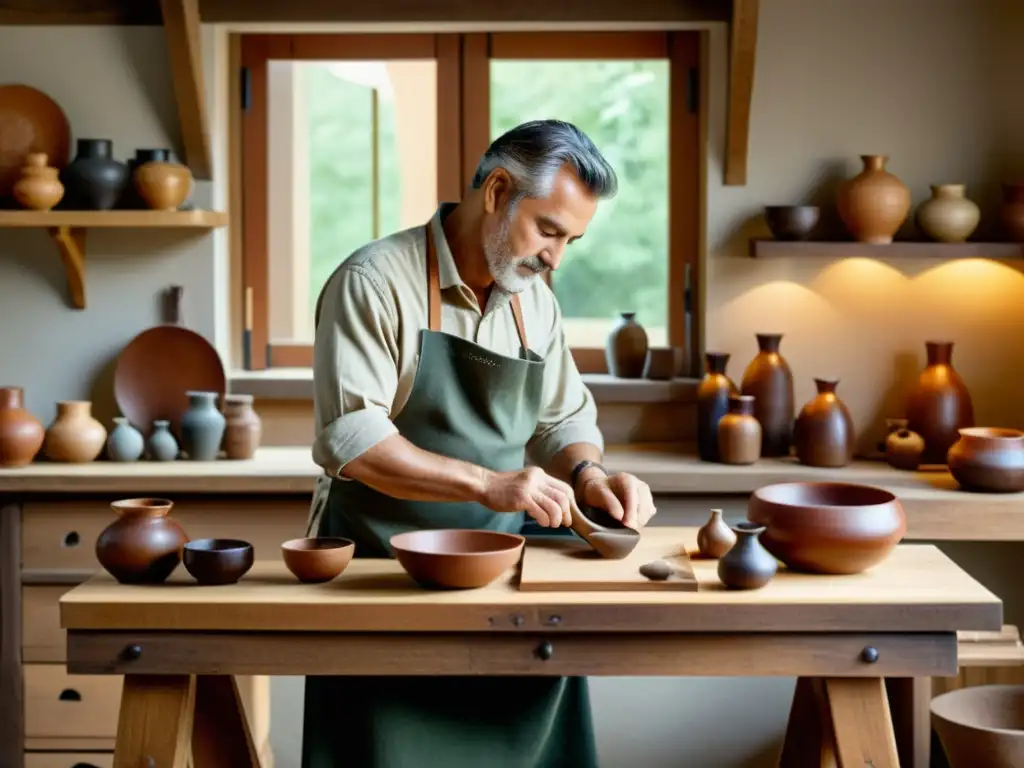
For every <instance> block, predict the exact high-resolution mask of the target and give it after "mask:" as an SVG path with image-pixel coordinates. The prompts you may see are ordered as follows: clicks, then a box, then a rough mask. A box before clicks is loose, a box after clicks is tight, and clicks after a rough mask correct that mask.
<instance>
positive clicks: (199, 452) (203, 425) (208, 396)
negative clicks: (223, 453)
mask: <svg viewBox="0 0 1024 768" xmlns="http://www.w3.org/2000/svg"><path fill="white" fill-rule="evenodd" d="M186 394H187V395H188V410H187V411H185V415H184V416H182V417H181V448H182V450H183V451H184V452H185V453H186V454H187V455H188V458H189V459H191V460H192V461H213V460H214V459H216V458H217V456H218V454H219V453H220V444H221V441H222V440H223V439H224V428H225V426H226V422H227V420H226V419H225V418H224V414H223V413H221V412H220V411H218V410H217V393H216V392H187V393H186Z"/></svg>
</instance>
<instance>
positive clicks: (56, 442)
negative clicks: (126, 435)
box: [43, 400, 107, 464]
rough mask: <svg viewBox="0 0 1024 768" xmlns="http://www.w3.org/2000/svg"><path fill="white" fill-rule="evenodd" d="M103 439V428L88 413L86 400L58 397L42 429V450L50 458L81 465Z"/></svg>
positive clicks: (95, 452) (100, 447) (93, 455)
mask: <svg viewBox="0 0 1024 768" xmlns="http://www.w3.org/2000/svg"><path fill="white" fill-rule="evenodd" d="M106 442H107V430H106V428H105V427H104V426H103V425H102V424H100V423H99V422H98V421H97V420H96V419H94V418H93V416H92V403H91V402H89V401H88V400H62V401H61V402H59V403H57V417H56V418H55V419H54V420H53V422H52V423H51V424H50V426H49V427H48V428H47V430H46V439H45V441H44V442H43V453H44V454H45V455H46V458H48V459H49V460H50V461H65V462H70V463H75V464H84V463H86V462H90V461H93V460H95V459H96V457H97V456H99V455H100V452H101V451H102V450H103V446H104V445H105V444H106Z"/></svg>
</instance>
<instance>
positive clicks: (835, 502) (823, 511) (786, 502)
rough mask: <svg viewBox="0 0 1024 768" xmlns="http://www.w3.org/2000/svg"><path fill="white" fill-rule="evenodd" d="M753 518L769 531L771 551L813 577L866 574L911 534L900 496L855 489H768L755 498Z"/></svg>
mask: <svg viewBox="0 0 1024 768" xmlns="http://www.w3.org/2000/svg"><path fill="white" fill-rule="evenodd" d="M747 518H748V519H749V520H750V521H751V522H754V523H758V524H760V525H763V526H765V528H767V530H766V531H765V532H764V533H763V534H761V543H762V544H763V545H764V548H765V549H767V550H768V551H769V552H771V553H772V554H773V555H774V556H775V557H777V558H778V559H779V560H781V561H782V562H783V563H785V564H786V565H787V566H788V567H789V568H790V569H791V570H795V571H807V572H811V573H828V574H844V573H860V572H861V571H864V570H866V569H868V568H870V567H871V566H873V565H876V564H878V563H880V562H881V561H882V560H884V559H885V558H886V557H888V556H889V553H890V552H892V550H893V548H894V547H895V546H896V545H897V544H898V543H899V541H900V539H902V538H903V535H904V534H905V533H906V532H907V518H906V515H905V514H904V513H903V507H902V505H901V504H900V502H899V500H898V499H897V498H896V496H895V495H894V494H892V493H890V492H889V491H886V490H884V489H882V488H875V487H873V486H870V485H856V484H853V483H779V484H777V485H766V486H764V487H763V488H758V489H757V490H756V491H754V493H753V494H751V496H750V501H749V502H748V503H747Z"/></svg>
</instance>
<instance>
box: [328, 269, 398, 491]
mask: <svg viewBox="0 0 1024 768" xmlns="http://www.w3.org/2000/svg"><path fill="white" fill-rule="evenodd" d="M396 323H397V320H396V318H395V313H394V312H393V311H391V310H390V309H389V308H388V304H387V302H386V300H385V298H384V292H383V290H382V288H381V286H380V285H378V281H377V280H375V279H374V277H373V275H371V273H370V272H369V271H368V270H367V268H366V267H363V266H360V265H351V266H349V265H346V266H344V267H342V268H341V269H339V270H338V271H337V272H336V273H335V274H334V275H333V276H332V277H331V279H330V281H329V283H328V285H327V286H326V287H325V288H324V293H323V297H322V302H321V306H320V315H319V321H318V323H317V328H316V337H315V341H314V348H313V398H314V406H315V410H316V423H317V435H316V440H315V442H314V443H313V460H314V461H315V462H316V463H317V464H318V465H319V466H321V467H323V469H324V471H325V472H326V473H327V474H328V475H331V476H332V477H339V473H340V472H341V471H342V470H343V469H344V467H345V465H347V464H348V463H349V462H350V461H352V460H353V459H356V458H357V457H359V456H360V455H361V454H363V453H364V452H366V451H367V450H369V449H370V448H372V447H373V446H374V445H376V444H377V443H379V442H380V441H381V440H384V439H385V438H387V437H390V436H391V435H393V434H395V433H397V431H398V430H397V429H396V427H395V425H394V423H393V422H392V421H391V417H390V413H391V405H392V403H393V402H394V397H395V390H396V388H397V385H398V362H397V361H398V346H397V343H396V340H395V339H396V334H395V325H396Z"/></svg>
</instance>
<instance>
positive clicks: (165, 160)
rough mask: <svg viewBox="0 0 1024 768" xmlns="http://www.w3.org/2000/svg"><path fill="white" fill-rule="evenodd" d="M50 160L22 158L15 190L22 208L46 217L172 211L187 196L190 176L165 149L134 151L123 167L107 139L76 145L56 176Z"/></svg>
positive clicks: (81, 141) (38, 156)
mask: <svg viewBox="0 0 1024 768" xmlns="http://www.w3.org/2000/svg"><path fill="white" fill-rule="evenodd" d="M48 160H49V158H48V157H47V156H46V155H45V154H42V153H33V154H30V155H28V156H27V157H26V158H25V164H24V166H23V167H22V169H21V177H20V178H19V179H18V181H16V182H15V184H14V190H13V193H14V199H15V200H16V201H17V202H18V204H19V205H21V206H22V207H23V208H28V209H31V210H36V211H49V210H51V209H52V208H53V207H54V206H58V205H59V206H60V208H61V209H62V210H76V211H79V210H87V211H106V210H110V209H113V208H120V209H151V210H157V211H174V210H177V209H178V208H179V207H180V206H181V205H182V203H184V202H185V199H186V198H187V197H188V195H189V192H191V190H192V173H191V171H189V169H188V168H187V167H186V166H184V165H182V164H180V163H174V162H171V153H170V150H168V149H139V150H136V153H135V157H134V158H133V159H132V160H130V161H128V162H127V163H122V162H120V161H118V160H115V159H114V157H113V143H112V142H111V141H110V140H109V139H79V140H78V154H77V156H76V157H75V159H74V160H72V161H71V163H69V164H68V166H67V167H66V168H64V169H63V170H62V171H60V172H59V173H58V170H57V169H56V168H53V167H50V166H48V165H47V162H48Z"/></svg>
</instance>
